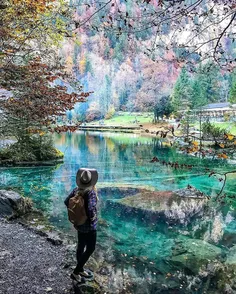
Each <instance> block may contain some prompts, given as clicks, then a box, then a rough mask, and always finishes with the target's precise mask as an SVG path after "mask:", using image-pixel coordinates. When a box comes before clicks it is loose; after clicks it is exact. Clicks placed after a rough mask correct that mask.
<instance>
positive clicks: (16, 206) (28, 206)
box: [0, 190, 32, 217]
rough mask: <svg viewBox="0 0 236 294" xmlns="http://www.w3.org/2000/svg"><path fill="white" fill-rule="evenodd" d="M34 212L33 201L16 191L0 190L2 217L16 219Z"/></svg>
mask: <svg viewBox="0 0 236 294" xmlns="http://www.w3.org/2000/svg"><path fill="white" fill-rule="evenodd" d="M31 210H32V201H31V200H30V199H29V198H24V197H22V196H21V195H20V194H18V193H17V192H14V191H7V190H0V217H6V216H7V217H16V216H19V215H23V214H25V213H27V212H29V211H31Z"/></svg>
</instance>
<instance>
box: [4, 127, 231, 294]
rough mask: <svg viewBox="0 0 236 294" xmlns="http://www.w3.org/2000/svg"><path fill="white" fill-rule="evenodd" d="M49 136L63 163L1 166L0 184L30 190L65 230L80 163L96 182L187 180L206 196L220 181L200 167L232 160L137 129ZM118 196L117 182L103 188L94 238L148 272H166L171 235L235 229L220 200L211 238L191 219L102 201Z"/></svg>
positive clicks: (221, 167) (166, 185) (175, 184)
mask: <svg viewBox="0 0 236 294" xmlns="http://www.w3.org/2000/svg"><path fill="white" fill-rule="evenodd" d="M54 140H55V144H56V147H57V148H58V149H60V150H61V151H62V152H64V153H65V158H64V164H61V165H59V166H57V167H35V168H1V169H0V188H12V189H15V190H17V191H21V192H22V193H23V194H24V195H26V196H29V197H31V198H32V199H33V200H34V203H35V205H36V206H37V207H38V208H40V209H41V210H43V211H44V212H45V213H47V215H48V217H49V220H50V222H52V223H53V224H54V225H56V226H57V227H59V228H60V229H62V230H65V231H66V232H69V231H72V230H73V229H72V227H71V225H70V223H69V222H68V220H67V211H66V209H65V206H64V203H63V201H64V198H65V197H66V196H67V195H68V193H69V192H70V191H71V190H72V189H73V188H74V187H75V175H76V172H77V170H78V169H79V168H80V167H91V168H96V169H97V170H98V173H99V182H98V185H97V186H98V188H104V187H107V186H110V187H118V188H119V187H133V188H135V187H144V188H152V189H153V188H154V189H156V190H175V189H179V188H184V187H186V186H187V185H188V184H190V185H193V186H195V187H196V188H198V189H200V190H201V191H202V192H205V193H207V194H208V195H211V196H214V195H215V194H216V193H217V191H219V189H220V187H221V182H219V181H218V180H217V179H216V178H214V177H208V174H206V172H205V168H206V167H208V168H209V169H210V170H211V169H213V167H214V170H216V171H219V172H220V171H225V170H229V169H232V168H233V166H230V165H227V164H226V163H225V162H224V161H214V162H213V161H211V160H207V159H205V160H200V159H198V158H195V157H191V156H185V155H183V154H180V153H179V152H177V151H176V150H175V149H173V148H169V147H168V146H166V145H165V144H162V143H161V142H160V141H158V140H156V139H155V138H151V137H140V136H138V135H136V134H124V133H123V134H122V133H107V132H105V133H101V132H83V131H81V132H80V131H78V132H76V133H73V134H71V133H64V134H59V135H55V136H54ZM153 156H157V157H158V158H159V159H161V160H166V161H169V162H178V163H179V164H187V165H192V166H193V168H192V169H188V168H183V169H174V168H171V167H167V166H163V165H162V164H160V163H151V162H150V160H151V159H152V158H153ZM234 190H235V179H234V176H232V177H230V178H229V180H228V182H227V185H226V189H225V191H226V192H227V193H229V194H230V193H233V192H234ZM103 191H106V192H104V193H103ZM121 197H123V195H122V193H121V192H120V191H119V189H116V190H113V191H112V192H111V193H109V190H103V189H102V190H101V193H100V195H99V198H100V201H99V203H100V225H99V229H98V234H99V238H98V240H99V243H100V245H101V246H102V247H104V249H105V251H106V253H107V258H108V257H109V258H110V260H113V262H114V260H115V262H116V263H117V264H119V265H122V266H123V267H125V268H133V269H134V270H136V271H137V272H138V271H140V270H141V271H143V270H144V269H146V270H148V271H150V273H151V274H152V275H154V276H155V275H157V273H159V274H160V273H161V274H163V275H164V276H165V275H166V272H168V271H171V269H170V268H169V267H168V263H167V262H166V260H167V259H168V257H169V256H170V254H171V247H172V246H173V244H174V242H175V241H176V239H180V240H181V239H183V240H184V239H189V238H195V239H201V240H207V241H208V242H210V243H212V244H214V245H217V246H221V237H222V234H223V233H224V230H226V231H227V232H231V231H232V232H233V231H235V229H236V222H235V212H234V207H233V204H232V205H227V207H223V208H222V209H221V210H220V211H218V212H217V214H216V215H215V217H216V219H219V220H220V221H219V222H220V225H221V232H220V237H219V238H218V239H217V238H216V239H215V240H213V239H214V238H213V239H211V238H209V235H210V232H208V231H207V229H205V230H203V231H202V229H200V230H196V229H195V231H194V226H196V223H193V224H192V225H190V226H187V227H183V226H182V227H181V226H178V225H176V226H173V225H172V226H170V225H168V224H166V223H164V222H160V223H152V222H145V221H143V219H142V218H140V217H139V215H138V214H137V215H135V216H134V215H133V214H132V215H127V214H126V215H124V214H122V213H121V211H119V210H117V209H116V208H115V207H113V206H112V207H110V206H109V204H107V200H108V199H119V198H121ZM108 203H109V202H108ZM222 230H223V233H222ZM109 258H108V259H109ZM136 292H137V291H136ZM151 292H152V291H151ZM151 292H150V293H151ZM137 293H138V292H137ZM186 293H187V292H186Z"/></svg>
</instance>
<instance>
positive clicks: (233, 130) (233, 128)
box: [193, 122, 236, 135]
mask: <svg viewBox="0 0 236 294" xmlns="http://www.w3.org/2000/svg"><path fill="white" fill-rule="evenodd" d="M211 124H213V125H215V126H216V127H220V128H221V129H227V130H228V131H229V133H230V134H232V135H236V123H234V122H211ZM193 126H194V127H195V128H197V129H199V123H196V124H193Z"/></svg>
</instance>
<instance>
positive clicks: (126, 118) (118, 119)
mask: <svg viewBox="0 0 236 294" xmlns="http://www.w3.org/2000/svg"><path fill="white" fill-rule="evenodd" d="M135 119H137V121H138V122H137V123H135ZM152 120H153V113H152V112H144V113H134V112H133V113H130V112H120V113H118V114H115V115H114V116H113V117H112V118H111V119H105V120H104V124H105V125H125V126H127V125H136V124H143V123H151V122H152ZM96 124H97V123H96Z"/></svg>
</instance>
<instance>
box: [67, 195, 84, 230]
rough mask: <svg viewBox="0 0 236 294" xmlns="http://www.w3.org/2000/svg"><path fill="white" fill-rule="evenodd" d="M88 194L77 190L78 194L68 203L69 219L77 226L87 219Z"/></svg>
mask: <svg viewBox="0 0 236 294" xmlns="http://www.w3.org/2000/svg"><path fill="white" fill-rule="evenodd" d="M85 196H86V194H84V193H82V192H77V193H76V195H75V196H74V197H72V198H70V200H69V204H68V218H69V221H70V222H71V223H72V224H73V225H74V227H75V228H76V227H77V226H81V225H83V224H84V223H85V222H86V220H87V218H88V217H87V214H86V210H85V203H84V202H85V201H84V197H85Z"/></svg>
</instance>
